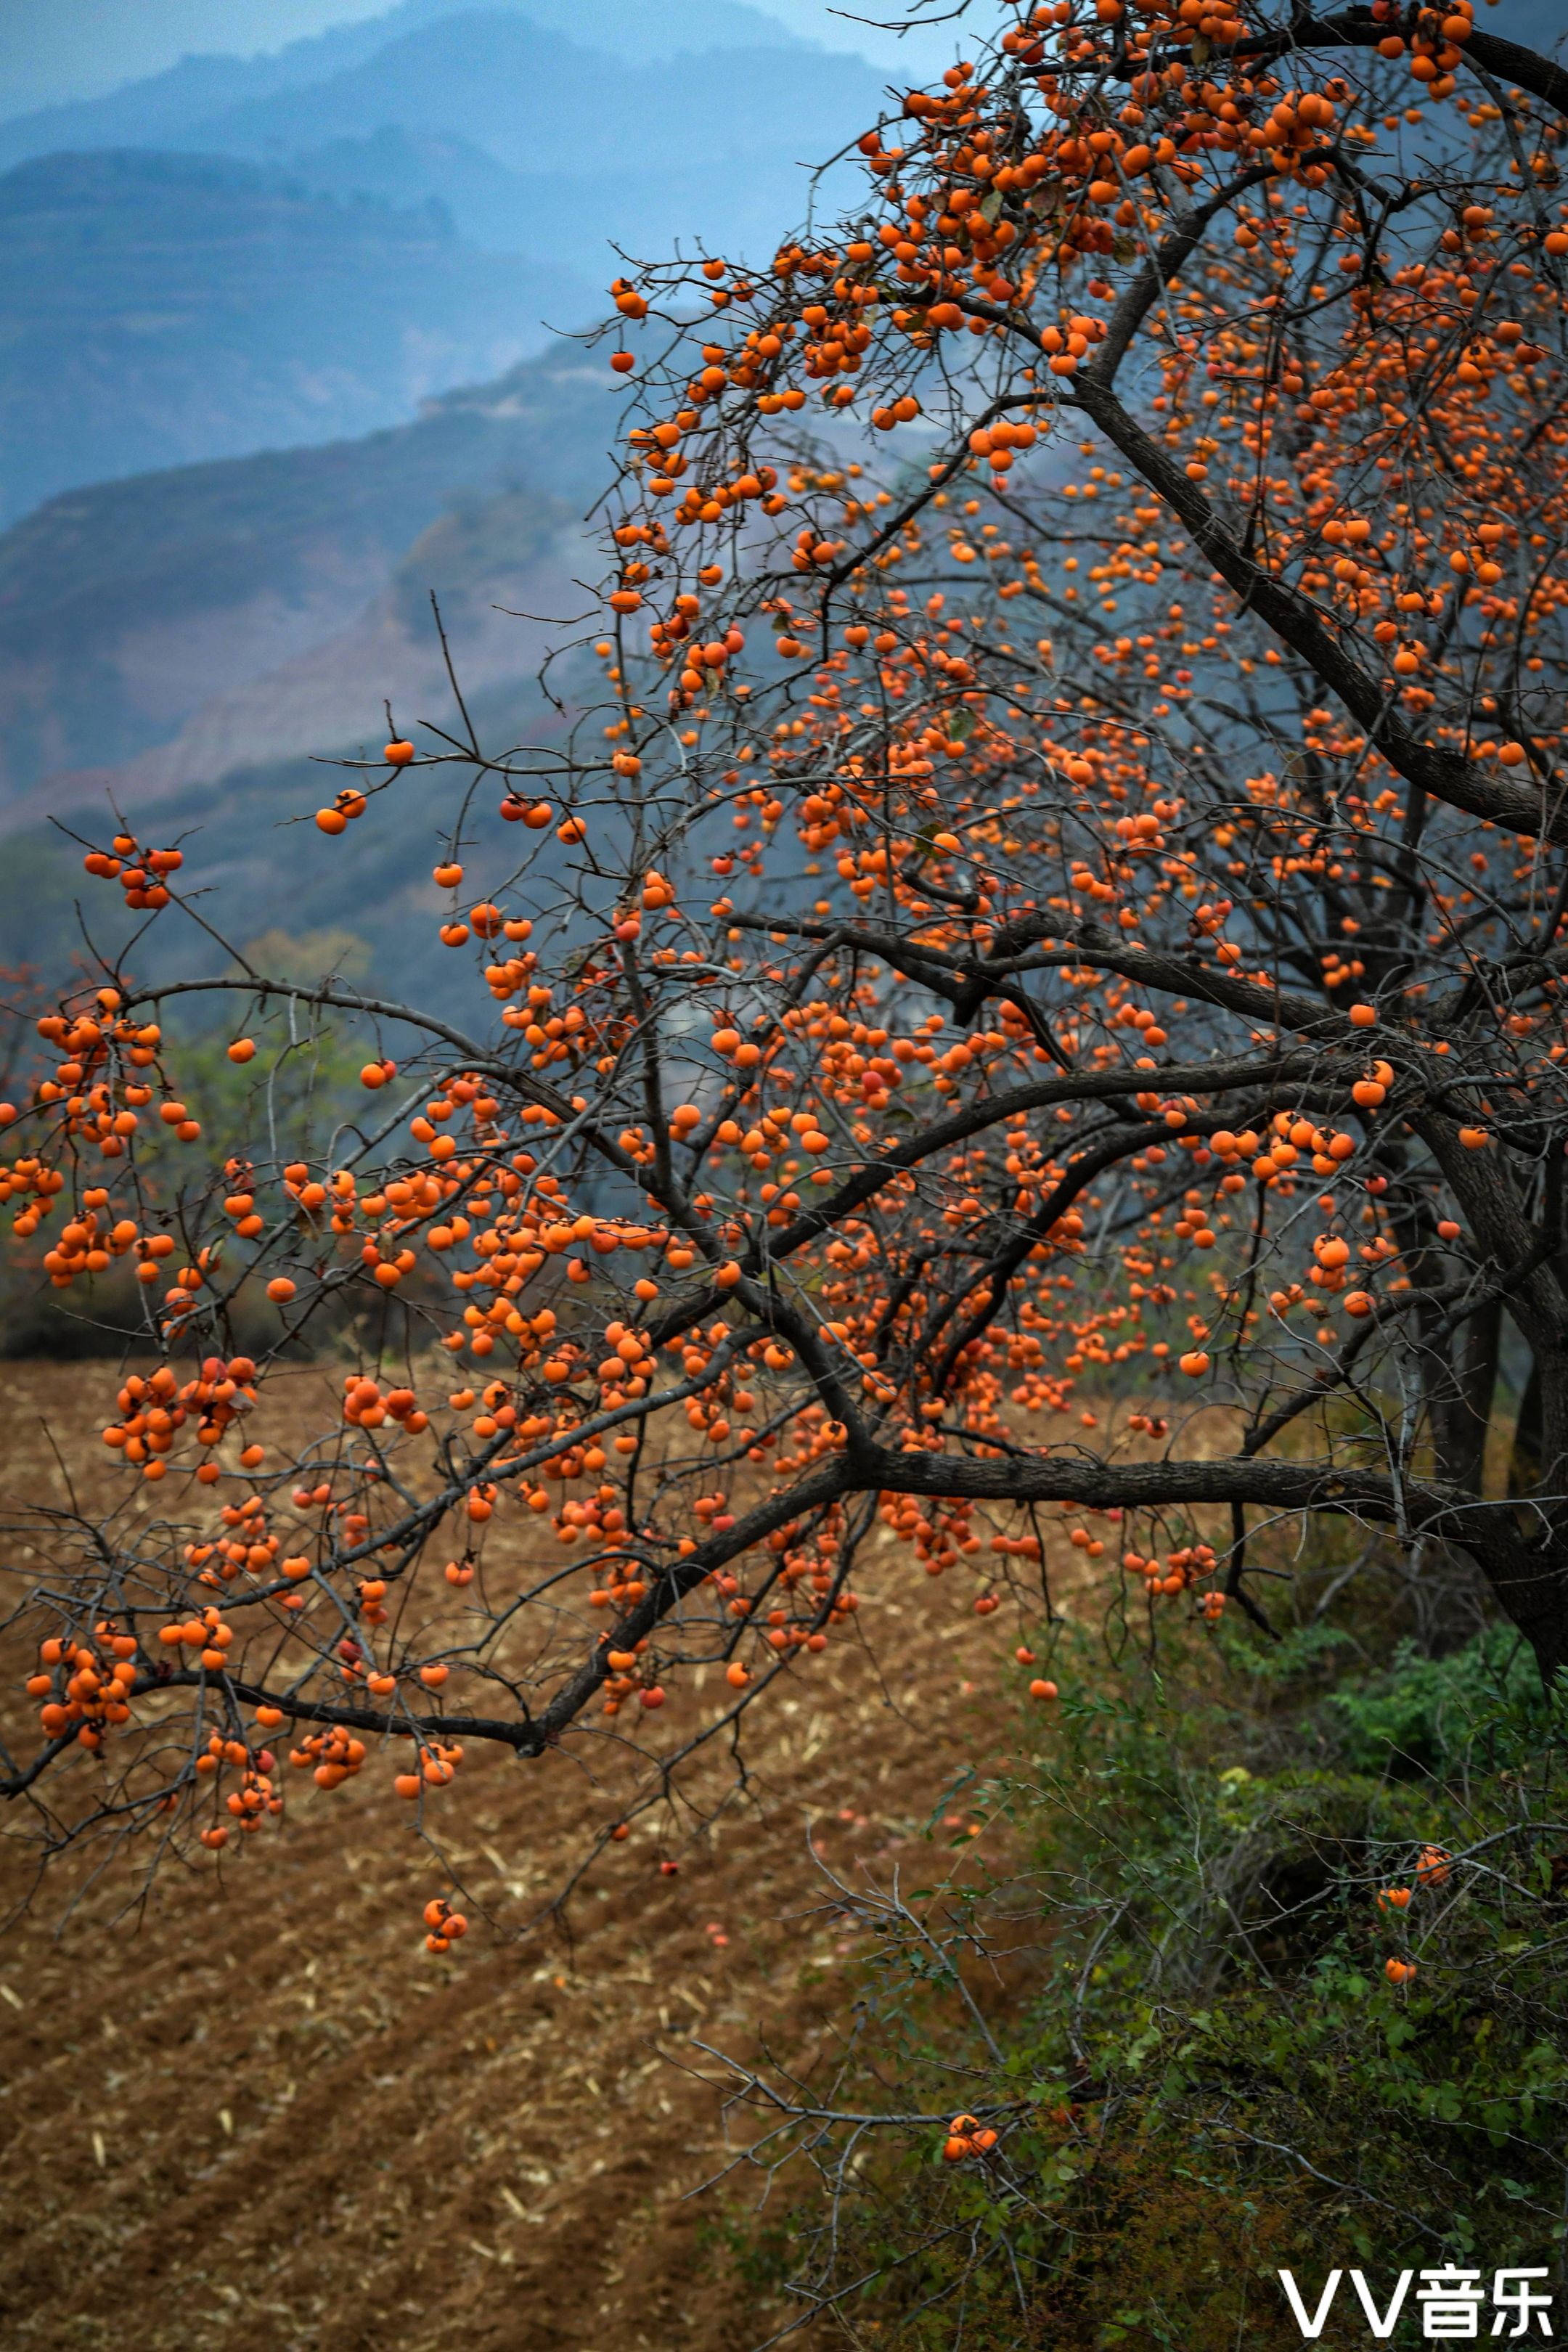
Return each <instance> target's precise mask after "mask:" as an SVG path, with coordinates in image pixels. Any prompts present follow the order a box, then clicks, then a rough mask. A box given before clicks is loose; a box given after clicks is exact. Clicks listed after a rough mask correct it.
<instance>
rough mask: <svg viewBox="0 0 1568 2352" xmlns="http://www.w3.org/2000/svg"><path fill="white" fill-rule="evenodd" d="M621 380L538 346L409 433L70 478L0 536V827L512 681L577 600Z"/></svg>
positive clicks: (580, 356)
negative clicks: (503, 610) (67, 486)
mask: <svg viewBox="0 0 1568 2352" xmlns="http://www.w3.org/2000/svg"><path fill="white" fill-rule="evenodd" d="M623 398H624V394H623V392H622V390H621V389H620V387H619V386H618V385H617V383H616V379H615V378H613V377H612V376H611V375H610V373H609V371H608V370H607V369H606V368H605V365H604V363H603V360H602V358H600V357H598V356H593V357H584V353H583V352H581V351H580V350H579V349H578V347H577V346H575V345H574V344H564V345H557V346H555V347H554V348H553V349H552V350H551V351H550V352H546V353H545V354H544V355H543V356H542V357H541V358H540V359H537V360H533V361H531V362H526V363H524V364H523V365H521V366H520V367H517V368H515V369H513V370H511V371H510V373H508V374H506V375H505V376H503V377H501V378H500V380H499V381H498V382H496V383H491V384H488V385H485V386H482V387H480V388H479V389H478V390H475V391H472V392H464V393H458V394H448V395H447V397H445V398H444V399H441V400H438V401H434V402H432V403H430V404H428V405H427V406H426V411H425V413H424V415H421V416H420V417H419V418H418V419H417V420H416V422H415V423H413V424H411V425H403V426H401V427H399V428H397V429H395V430H392V431H387V432H382V433H376V434H373V435H371V436H367V437H365V438H363V439H361V440H357V441H346V442H339V443H336V444H332V445H330V446H325V447H316V448H298V449H289V450H282V451H272V452H266V453H263V454H261V455H258V456H255V457H244V458H237V459H231V460H229V461H227V462H225V463H221V464H216V465H207V466H194V467H184V468H181V469H179V470H177V471H174V472H169V473H161V474H149V475H142V476H139V477H135V478H132V479H130V480H127V481H120V482H110V483H106V484H101V485H99V486H96V487H94V488H88V489H79V490H71V491H68V492H67V493H66V494H65V495H64V496H62V497H59V498H57V499H51V500H50V501H49V502H48V503H47V505H45V506H43V507H41V508H39V509H37V512H35V513H33V514H30V515H28V516H27V517H26V520H24V521H22V522H20V523H18V524H17V525H16V526H15V527H14V528H13V529H12V530H8V531H6V532H5V533H4V534H0V823H3V824H6V825H9V826H14V825H16V824H18V823H20V822H22V821H24V820H25V819H26V817H27V816H28V815H29V814H37V813H40V812H41V811H42V810H44V809H51V810H55V809H64V808H68V807H73V806H79V805H81V804H83V803H89V802H92V801H96V802H98V803H100V805H101V802H102V795H103V792H104V790H105V788H106V787H107V786H108V785H110V784H112V786H113V788H114V790H115V792H116V793H118V794H119V795H121V797H122V798H123V799H124V800H125V801H126V802H127V803H130V804H132V805H137V804H141V803H144V802H148V801H151V800H154V799H157V798H160V797H162V796H163V795H164V794H167V793H170V792H172V791H174V790H176V789H183V788H184V787H185V786H186V785H188V784H192V783H195V782H209V781H210V780H212V779H214V778H216V777H219V776H220V775H222V774H223V773H224V772H226V770H228V769H231V768H233V767H235V766H236V765H237V764H239V763H242V762H246V761H268V760H271V759H273V758H275V757H277V756H278V755H279V754H280V753H283V752H290V753H292V752H305V751H333V750H335V749H336V748H338V747H339V746H341V745H342V744H343V743H345V742H348V741H351V740H360V739H361V738H362V737H363V736H364V735H365V734H366V731H367V730H368V731H369V733H370V734H371V735H372V736H376V740H383V739H382V738H381V737H379V736H377V735H376V730H380V729H381V727H382V717H381V705H382V699H383V698H384V696H387V695H391V696H392V697H393V698H395V702H396V705H397V709H398V713H399V722H400V723H408V722H409V721H411V719H414V718H416V717H418V716H420V715H423V714H427V713H430V712H434V711H436V710H437V709H438V710H440V711H442V712H445V711H447V709H448V708H449V698H448V696H447V688H446V685H445V680H444V677H442V675H441V672H440V667H439V648H438V646H437V642H436V637H435V632H434V629H433V626H432V625H431V618H430V612H429V604H428V597H429V593H430V592H431V591H432V590H434V591H436V592H437V594H438V595H439V596H440V598H441V601H442V608H443V612H444V614H445V617H446V619H447V624H448V626H449V628H450V631H451V635H452V641H453V645H454V648H455V650H456V652H457V654H458V658H459V660H460V661H461V663H462V666H463V671H464V676H465V678H466V680H467V681H468V682H469V683H472V684H475V685H479V686H489V685H490V684H493V683H495V682H497V681H504V680H507V679H522V678H527V677H531V675H532V672H533V669H534V667H535V666H536V664H537V662H538V659H539V656H540V653H541V650H542V646H543V643H544V641H545V640H546V639H547V638H548V637H549V635H551V634H552V633H551V631H550V629H549V628H548V627H543V628H542V627H539V626H537V625H529V624H523V623H520V622H517V621H513V620H511V619H510V618H509V617H508V616H507V615H506V614H499V613H497V612H496V611H495V610H494V609H493V607H494V606H495V605H497V604H504V605H510V606H513V607H522V608H525V609H526V610H528V611H530V612H532V613H536V614H545V615H561V616H567V615H570V614H574V613H577V612H579V611H580V610H581V609H582V605H583V594H582V591H581V590H580V589H579V588H577V587H575V586H574V584H573V577H572V575H573V574H574V572H575V573H577V574H579V575H581V574H583V573H584V558H583V551H582V550H581V548H580V543H579V541H578V538H577V520H576V519H577V518H578V517H579V516H580V515H581V514H582V513H583V512H584V509H586V508H587V507H588V505H589V504H591V502H592V500H593V499H594V497H595V494H596V493H597V491H598V490H599V488H601V487H602V485H603V483H604V481H605V478H606V476H607V474H608V471H609V467H610V458H609V455H608V452H609V449H610V445H611V442H612V440H613V437H614V435H615V430H616V419H617V417H618V415H619V411H620V406H621V402H622V399H623Z"/></svg>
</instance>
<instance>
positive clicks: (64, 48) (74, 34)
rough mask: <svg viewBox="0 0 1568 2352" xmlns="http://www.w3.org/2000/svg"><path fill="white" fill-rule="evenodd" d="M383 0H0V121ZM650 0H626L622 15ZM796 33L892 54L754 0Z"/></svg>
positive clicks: (818, 19)
mask: <svg viewBox="0 0 1568 2352" xmlns="http://www.w3.org/2000/svg"><path fill="white" fill-rule="evenodd" d="M387 5H389V0H0V118H3V117H5V116H6V115H11V114H21V113H24V112H26V110H28V109H30V108H32V107H36V106H48V105H52V104H54V103H55V102H56V101H58V100H61V99H68V98H89V97H92V96H95V95H96V94H97V93H98V92H99V91H100V90H105V89H113V87H114V86H115V84H116V83H117V82H122V81H129V80H131V79H133V78H134V77H136V76H139V75H142V74H149V73H156V72H158V71H159V69H160V68H162V67H163V66H168V65H173V64H174V61H175V59H176V58H180V57H183V56H184V54H185V52H186V51H187V50H191V49H205V50H209V51H212V50H216V51H222V52H226V53H228V54H231V55H238V56H249V55H251V54H253V53H254V52H255V51H256V50H258V49H278V48H281V47H283V46H284V44H285V42H288V41H292V40H298V39H299V38H300V37H301V36H302V35H304V34H307V33H319V32H321V30H323V28H324V27H325V26H328V25H342V24H349V23H351V22H353V20H355V19H356V18H359V17H363V16H380V15H382V14H383V13H384V10H385V8H386V7H387ZM626 5H627V9H628V11H629V10H631V9H632V8H646V7H647V6H649V5H658V0H626ZM755 5H757V6H759V7H762V8H763V9H765V10H766V11H767V12H768V13H769V14H770V15H772V16H777V17H779V18H780V19H781V20H782V21H783V22H784V23H785V24H787V25H788V26H790V27H791V28H792V30H794V31H795V32H797V33H803V34H807V35H809V36H811V37H814V38H815V39H817V40H819V41H822V42H824V43H825V44H826V46H828V47H833V48H860V49H863V50H864V51H865V52H866V53H867V54H868V56H869V55H875V56H876V57H877V58H879V59H880V58H889V59H890V58H892V57H893V56H894V55H895V54H897V52H896V51H895V49H894V48H893V47H892V45H890V44H889V42H888V41H887V40H886V38H879V37H877V36H876V35H875V34H873V33H868V32H867V31H865V30H863V29H861V28H859V27H858V26H854V25H852V24H850V23H848V22H847V21H846V16H844V15H842V14H838V15H836V14H835V13H834V12H833V11H832V10H831V9H830V7H829V6H828V5H827V0H755ZM847 7H848V8H849V9H851V10H852V11H853V12H854V13H855V14H857V15H863V16H869V17H872V18H877V17H882V18H892V17H896V16H898V15H899V14H900V8H899V7H898V5H896V0H889V5H879V0H847Z"/></svg>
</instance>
